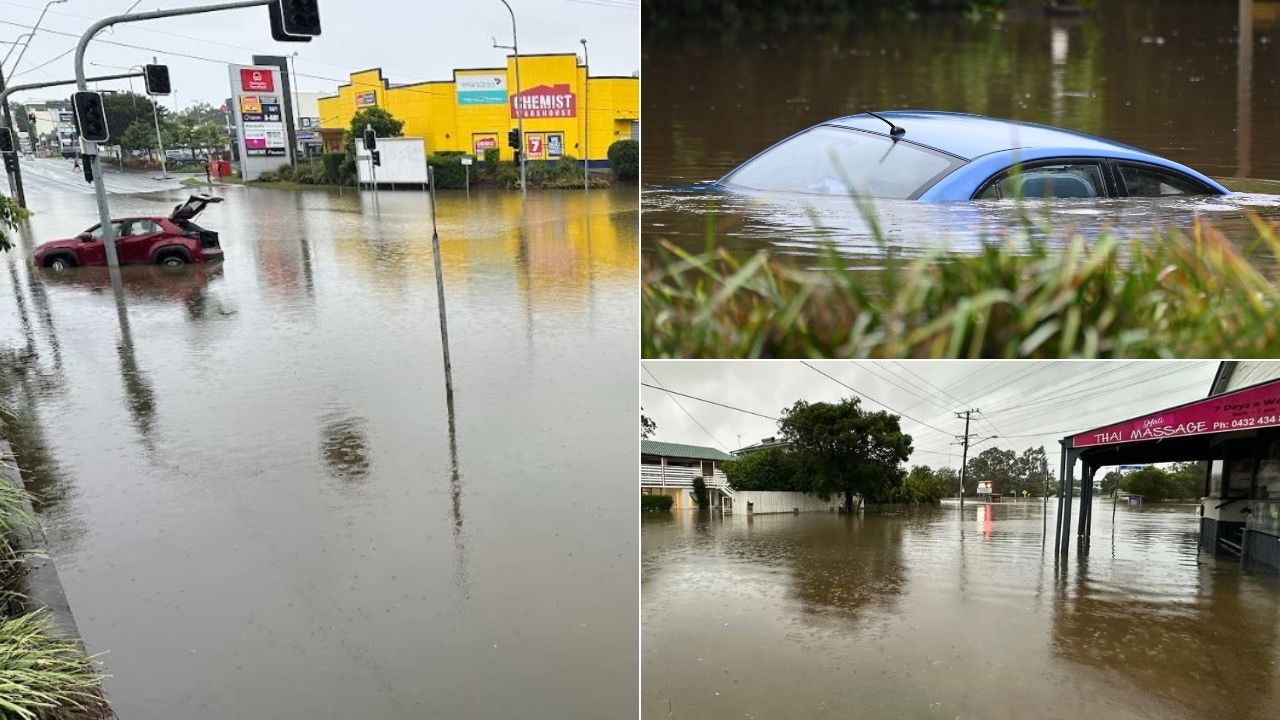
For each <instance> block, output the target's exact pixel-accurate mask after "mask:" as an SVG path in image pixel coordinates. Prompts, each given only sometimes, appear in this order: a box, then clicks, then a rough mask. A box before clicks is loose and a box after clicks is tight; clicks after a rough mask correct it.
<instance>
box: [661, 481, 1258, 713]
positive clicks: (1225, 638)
mask: <svg viewBox="0 0 1280 720" xmlns="http://www.w3.org/2000/svg"><path fill="white" fill-rule="evenodd" d="M1099 505H1100V507H1099V508H1098V509H1097V511H1096V513H1095V515H1094V525H1093V535H1092V543H1091V547H1090V549H1089V551H1088V554H1087V556H1086V557H1084V558H1080V557H1078V556H1077V555H1076V554H1075V550H1074V549H1073V551H1072V557H1071V559H1070V561H1069V562H1068V563H1067V565H1066V566H1065V567H1059V566H1055V564H1054V555H1053V553H1052V551H1051V550H1050V549H1048V546H1051V545H1052V544H1053V532H1054V529H1053V520H1054V517H1053V515H1054V513H1055V511H1056V510H1055V507H1056V506H1055V505H1054V501H1052V500H1051V501H1050V502H1049V505H1048V518H1047V520H1048V522H1047V523H1046V522H1045V520H1046V518H1045V515H1044V513H1043V510H1042V508H1043V505H1042V503H1041V501H1039V500H1033V501H1030V502H1019V503H1006V504H1001V505H982V504H976V503H966V504H965V508H964V511H963V513H961V511H960V510H959V506H958V504H956V503H954V502H948V503H944V505H943V506H942V507H940V508H937V509H925V510H920V511H916V512H903V513H897V514H874V513H868V514H865V515H860V516H854V517H847V516H838V515H835V514H827V513H807V514H797V515H791V514H786V515H756V516H754V517H747V516H745V515H743V514H737V515H729V516H725V517H723V518H720V517H709V516H703V517H698V516H697V515H695V514H692V513H686V514H683V515H680V514H673V515H671V516H669V517H661V518H655V517H648V518H646V519H645V520H644V521H643V522H642V525H641V547H642V571H641V572H642V579H641V606H642V608H643V610H642V615H643V618H642V641H641V644H642V647H643V650H642V659H641V667H642V675H643V680H642V688H643V689H642V696H643V697H642V713H641V715H642V717H644V718H655V719H657V718H706V719H714V718H726V719H727V718H778V717H804V718H849V717H902V718H947V719H948V720H950V719H951V718H1003V717H1009V716H1010V715H1015V716H1018V717H1045V718H1049V717H1052V718H1079V717H1097V718H1156V717H1159V718H1203V717H1231V718H1274V717H1276V716H1277V713H1280V644H1277V642H1276V638H1277V633H1280V582H1278V581H1276V580H1275V579H1268V578H1259V577H1252V576H1248V575H1244V574H1242V573H1240V572H1239V570H1238V569H1237V568H1236V566H1235V564H1234V563H1231V562H1225V561H1216V560H1214V559H1213V558H1211V557H1208V556H1200V555H1199V554H1198V553H1197V548H1196V537H1197V528H1198V518H1197V515H1196V508H1195V506H1193V505H1169V506H1147V507H1135V508H1130V507H1127V506H1121V507H1119V508H1118V509H1117V514H1116V520H1115V523H1114V524H1113V523H1112V522H1111V507H1110V503H1109V502H1101V501H1100V502H1099ZM1046 531H1047V535H1048V542H1047V543H1046V542H1045V533H1046Z"/></svg>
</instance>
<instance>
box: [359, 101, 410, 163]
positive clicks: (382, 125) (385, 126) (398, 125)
mask: <svg viewBox="0 0 1280 720" xmlns="http://www.w3.org/2000/svg"><path fill="white" fill-rule="evenodd" d="M366 127H372V128H373V132H374V133H375V134H376V135H377V136H378V137H399V136H400V131H401V130H402V129H404V121H403V120H397V119H395V117H394V116H392V114H391V113H389V112H387V111H386V110H383V109H382V108H380V107H368V108H364V109H363V110H360V111H358V112H356V114H355V115H352V116H351V125H350V126H348V127H347V136H346V144H347V152H348V154H351V155H354V154H355V152H356V138H361V137H364V129H365V128H366Z"/></svg>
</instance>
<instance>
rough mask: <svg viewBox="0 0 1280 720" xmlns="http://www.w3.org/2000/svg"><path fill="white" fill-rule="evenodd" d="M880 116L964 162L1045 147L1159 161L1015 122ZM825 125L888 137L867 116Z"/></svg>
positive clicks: (922, 113)
mask: <svg viewBox="0 0 1280 720" xmlns="http://www.w3.org/2000/svg"><path fill="white" fill-rule="evenodd" d="M878 114H879V115H881V116H883V117H885V118H887V119H889V120H891V121H893V123H894V124H896V125H898V126H899V127H901V128H903V129H904V130H906V133H905V134H903V135H899V136H898V137H899V138H901V139H903V140H909V141H911V142H913V143H916V144H917V145H924V146H927V147H931V148H933V149H935V150H941V151H942V152H945V153H948V154H950V155H954V156H956V157H959V158H962V159H964V160H973V159H974V158H978V157H982V156H983V155H989V154H991V153H994V152H1000V151H1002V150H1016V149H1018V148H1035V147H1046V146H1050V147H1055V148H1062V149H1064V150H1068V151H1070V152H1073V153H1074V152H1078V153H1080V154H1081V155H1093V154H1098V153H1104V154H1105V153H1106V152H1107V151H1109V150H1125V151H1127V152H1130V153H1134V152H1136V153H1141V154H1143V155H1150V156H1151V157H1153V158H1154V157H1157V156H1154V155H1151V154H1150V153H1148V152H1146V151H1144V150H1139V149H1138V148H1135V147H1131V146H1129V145H1125V144H1123V143H1118V142H1114V141H1112V140H1107V139H1105V138H1100V137H1096V136H1094V135H1086V134H1085V133H1078V132H1073V131H1071V130H1062V129H1060V128H1054V127H1049V126H1047V125H1037V124H1035V123H1028V122H1019V121H1016V120H1000V119H998V118H989V117H985V116H982V115H970V114H967V113H955V112H942V111H937V110H891V111H886V112H882V113H878ZM822 124H823V125H834V126H836V127H845V128H852V129H855V130H864V131H868V132H874V133H876V134H879V135H884V136H886V137H888V135H889V127H888V126H887V125H885V124H884V123H883V122H882V121H880V120H878V119H876V118H875V117H872V116H871V115H868V114H866V113H861V114H859V115H849V116H847V117H842V118H836V119H835V120H828V121H827V122H825V123H822Z"/></svg>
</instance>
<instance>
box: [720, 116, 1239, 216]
mask: <svg viewBox="0 0 1280 720" xmlns="http://www.w3.org/2000/svg"><path fill="white" fill-rule="evenodd" d="M717 185H718V186H720V187H721V188H724V189H728V190H735V191H743V192H766V193H799V194H807V195H863V196H869V197H879V198H896V199H901V200H922V201H926V202H938V201H948V200H995V199H1002V198H1123V197H1166V196H1170V195H1226V194H1228V191H1227V189H1226V188H1224V187H1222V186H1221V185H1219V184H1218V183H1216V182H1214V181H1213V180H1210V179H1209V178H1208V177H1206V176H1204V175H1202V174H1200V173H1198V172H1196V171H1195V170H1192V169H1191V168H1189V167H1186V166H1185V165H1180V164H1178V163H1176V162H1173V161H1172V160H1168V159H1166V158H1163V157H1160V156H1159V155H1154V154H1152V153H1149V152H1146V151H1144V150H1139V149H1137V148H1134V147H1130V146H1128V145H1124V144H1122V143H1118V142H1114V141H1111V140H1107V139H1104V138H1100V137H1095V136H1093V135H1086V134H1084V133H1078V132H1073V131H1071V130H1062V129H1059V128H1054V127H1049V126H1047V125H1037V124H1034V123H1026V122H1017V121H1012V120H999V119H995V118H989V117H983V116H981V115H967V114H964V113H952V112H937V111H924V110H910V111H891V112H883V113H872V112H868V113H862V114H859V115H850V116H848V117H843V118H837V119H835V120H829V121H827V122H825V123H821V124H818V125H815V126H813V127H811V128H809V129H807V130H803V131H801V132H799V133H797V134H795V135H793V136H791V137H789V138H787V139H786V140H783V141H781V142H779V143H777V144H776V145H774V146H772V147H770V148H768V149H766V150H765V151H763V152H761V153H760V154H758V155H756V156H755V157H753V158H751V159H750V160H748V161H747V162H745V163H743V164H742V165H740V166H738V167H737V168H736V169H735V170H733V171H732V172H730V173H729V174H727V175H725V176H724V177H722V178H720V180H719V181H717Z"/></svg>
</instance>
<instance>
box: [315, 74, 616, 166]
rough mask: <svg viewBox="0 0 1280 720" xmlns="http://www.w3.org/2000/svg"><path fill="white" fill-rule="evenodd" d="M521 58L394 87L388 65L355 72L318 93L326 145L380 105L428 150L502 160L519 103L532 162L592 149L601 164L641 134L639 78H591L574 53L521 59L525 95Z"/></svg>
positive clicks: (508, 154)
mask: <svg viewBox="0 0 1280 720" xmlns="http://www.w3.org/2000/svg"><path fill="white" fill-rule="evenodd" d="M515 90H516V62H515V58H514V57H511V56H508V57H507V66H506V67H505V68H476V69H465V70H454V71H453V79H452V80H432V81H427V82H421V83H412V84H408V85H395V84H392V83H391V82H389V81H388V80H387V79H386V78H384V77H383V76H382V70H381V69H379V68H375V69H373V70H363V71H360V72H355V73H351V82H349V83H347V84H345V85H340V86H339V87H338V92H337V94H336V95H332V96H328V97H322V98H320V101H319V102H320V133H321V137H322V138H323V139H324V144H325V150H326V151H328V152H340V151H341V150H342V149H343V148H342V134H343V132H344V131H346V129H347V128H348V127H349V126H350V124H351V118H352V116H353V115H354V114H355V113H356V111H358V110H360V109H362V108H366V107H373V106H377V107H381V108H383V109H385V110H386V111H387V112H389V113H391V114H392V115H393V116H394V117H395V118H396V119H398V120H403V121H404V128H403V130H402V132H403V133H404V135H406V136H408V137H421V138H422V139H423V142H425V143H426V146H427V148H426V149H427V153H428V154H431V153H438V152H446V151H456V152H464V153H468V154H475V155H477V156H479V157H480V158H483V156H484V151H485V150H486V149H490V148H497V149H498V150H499V151H500V153H501V155H500V157H501V159H503V160H511V159H513V158H514V151H513V150H512V149H511V148H510V147H508V146H507V132H508V131H509V130H513V129H515V128H516V122H517V119H516V112H517V106H518V107H519V108H520V109H521V110H522V111H523V113H524V138H522V140H521V144H522V145H523V147H524V150H525V152H526V153H527V157H528V159H529V160H556V159H559V158H560V157H564V156H571V157H574V158H578V159H582V158H583V157H584V156H585V155H587V154H588V153H589V154H590V159H591V161H592V163H593V164H596V165H602V164H604V163H605V161H606V159H607V157H608V155H607V152H608V150H609V146H610V145H612V144H613V143H614V142H616V141H618V140H623V139H639V125H640V80H639V79H638V78H634V77H591V78H588V77H587V68H586V67H585V66H583V65H579V64H578V58H577V56H576V55H574V54H572V53H560V54H549V55H521V56H520V93H519V95H518V96H517V95H516V92H515Z"/></svg>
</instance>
